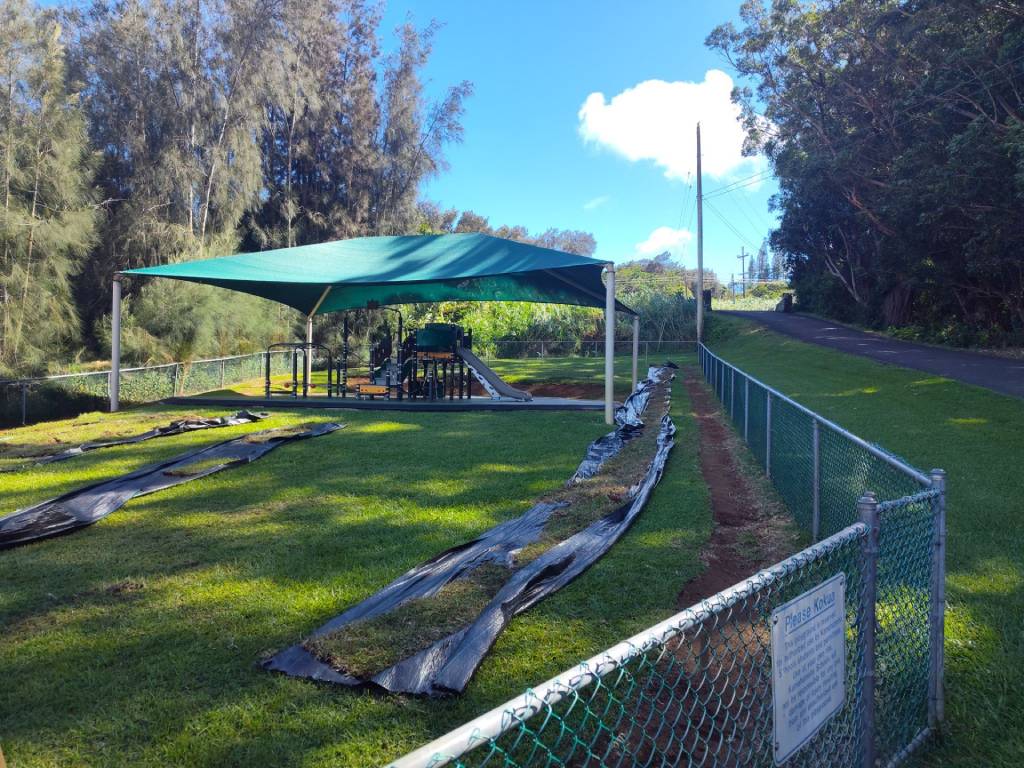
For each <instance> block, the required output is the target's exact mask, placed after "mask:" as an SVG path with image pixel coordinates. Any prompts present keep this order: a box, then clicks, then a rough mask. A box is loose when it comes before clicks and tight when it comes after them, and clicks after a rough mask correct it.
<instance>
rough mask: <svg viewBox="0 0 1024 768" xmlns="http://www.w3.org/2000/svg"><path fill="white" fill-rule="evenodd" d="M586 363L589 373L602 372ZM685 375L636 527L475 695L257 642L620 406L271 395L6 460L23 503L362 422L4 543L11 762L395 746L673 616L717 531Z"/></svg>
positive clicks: (564, 469) (507, 489)
mask: <svg viewBox="0 0 1024 768" xmlns="http://www.w3.org/2000/svg"><path fill="white" fill-rule="evenodd" d="M573 370H574V371H575V373H574V375H575V376H577V377H579V379H578V380H584V379H585V376H586V375H588V374H586V373H585V369H583V368H580V367H578V366H577V367H575V368H574V369H573ZM532 371H533V372H532V373H531V375H539V373H538V371H540V369H539V368H538V367H537V366H533V367H532ZM675 398H676V400H675V402H674V405H673V412H674V416H675V418H676V421H677V425H678V427H679V434H678V435H677V447H676V449H675V452H674V453H673V455H672V456H671V458H670V460H669V464H668V467H667V470H666V474H665V477H664V479H663V480H662V484H661V485H660V486H659V488H658V489H657V490H656V491H655V494H654V496H653V497H652V500H651V502H650V504H649V506H648V508H647V509H646V511H645V512H644V514H643V515H642V516H641V517H640V519H639V520H638V522H637V523H636V525H635V526H634V527H633V529H632V530H631V531H630V532H629V533H628V534H627V535H626V536H625V537H624V538H623V539H622V540H621V541H620V542H619V543H618V544H617V545H616V546H615V547H614V548H613V549H612V550H611V552H610V553H609V554H608V555H607V556H606V557H604V558H603V559H602V560H601V561H599V562H598V563H597V564H596V565H595V566H594V567H593V568H591V569H589V570H588V571H587V572H586V573H585V574H584V575H583V576H582V577H581V578H580V579H579V580H577V581H576V582H574V583H573V584H571V585H570V586H569V587H567V588H566V589H565V590H563V591H562V592H560V593H558V594H557V595H555V596H553V597H552V598H550V599H548V600H545V601H543V602H542V603H540V604H539V605H537V606H536V607H534V608H533V609H531V610H530V611H528V612H527V613H525V614H524V615H522V616H520V617H518V618H516V619H515V620H514V621H513V622H512V623H511V625H510V627H509V628H508V630H507V631H506V632H505V633H504V634H503V635H502V636H501V637H500V638H499V640H498V643H497V645H496V646H495V648H494V649H493V652H492V653H491V654H490V655H489V656H488V658H487V659H486V660H485V662H484V664H483V665H482V666H481V668H480V670H479V672H478V674H477V675H476V677H475V678H474V679H473V681H472V682H471V684H470V686H469V688H468V690H467V692H466V693H465V695H463V696H460V697H456V698H452V699H445V700H437V701H428V700H422V699H416V698H406V697H400V696H380V695H373V694H367V693H360V692H353V691H349V690H340V689H336V688H332V687H329V686H322V685H317V684H315V683H311V682H309V681H303V680H293V679H290V678H286V677H282V676H277V675H272V674H270V673H267V672H264V671H263V670H261V669H260V668H259V667H258V666H257V665H258V662H259V661H260V659H262V658H263V657H264V656H265V655H267V654H270V653H273V652H275V651H277V650H280V649H281V648H284V647H287V646H289V645H291V644H292V643H294V642H297V641H299V640H301V639H302V638H303V637H304V636H306V635H307V634H308V633H309V631H310V630H312V629H314V628H315V627H317V626H319V625H320V624H321V623H322V622H323V621H325V620H326V619H328V618H330V617H331V616H334V615H336V614H337V613H339V612H340V611H341V610H342V609H344V608H345V607H347V606H349V605H351V604H353V603H355V602H358V601H359V600H362V599H364V598H365V597H367V596H369V595H370V594H372V593H373V592H374V591H376V590H378V589H380V588H381V587H382V586H384V585H385V584H387V583H388V582H390V581H391V580H393V579H394V578H395V577H396V576H398V575H400V574H401V573H403V572H404V571H406V570H408V569H409V568H411V567H412V566H414V565H416V564H417V563H419V562H421V561H423V560H425V559H427V558H429V557H431V556H433V555H435V554H437V553H438V552H440V551H442V550H444V549H446V548H448V547H451V546H453V545H455V544H459V543H462V542H464V541H466V540H467V539H469V538H471V537H472V536H475V535H477V534H479V533H480V532H482V531H484V530H486V529H488V528H490V527H491V526H493V525H494V524H495V523H497V522H500V521H502V520H506V519H509V518H511V517H514V516H517V515H519V514H521V513H522V512H523V511H524V510H525V509H526V508H527V507H528V506H529V504H530V503H532V501H533V500H534V499H535V498H537V497H538V496H540V495H542V494H544V493H547V492H550V491H551V490H552V489H553V488H556V487H558V486H560V485H561V484H563V483H564V482H565V480H566V479H567V478H568V477H569V475H570V474H571V473H572V471H573V470H574V469H575V467H576V465H577V463H578V462H579V460H580V458H581V456H582V453H583V450H584V447H585V446H586V444H587V443H588V442H589V441H590V440H592V439H593V438H595V437H596V436H598V435H600V434H603V433H604V432H605V431H606V430H607V427H606V426H605V425H604V424H603V420H602V416H601V414H600V413H586V412H569V413H561V412H521V413H433V414H428V413H423V414H419V413H387V414H381V413H372V412H363V411H344V410H335V411H315V410H299V411H286V410H277V409H275V410H274V412H273V416H272V417H271V419H269V420H267V421H266V422H262V423H259V424H248V425H243V426H239V427H226V428H222V429H214V430H206V431H202V432H196V433H193V434H186V435H179V436H174V437H167V438H158V439H156V440H152V441H150V442H147V443H143V444H140V445H137V446H124V447H120V448H110V449H103V450H99V451H95V452H92V453H88V454H85V455H83V456H80V457H76V458H74V459H71V460H69V461H67V462H62V463H58V464H51V465H45V466H42V467H35V468H32V469H30V470H28V471H26V472H17V473H5V474H0V489H2V493H0V499H2V502H0V504H2V508H0V512H8V511H12V510H13V509H15V508H18V507H21V506H25V505H27V504H30V503H33V502H36V501H40V500H42V499H45V498H48V497H50V496H53V495H56V494H57V493H60V492H63V491H65V490H69V489H71V488H74V487H77V486H79V485H82V484H84V483H87V482H94V481H96V480H100V479H104V478H109V477H114V476H116V475H119V474H121V473H124V472H128V471H131V470H133V469H136V468H138V467H139V466H141V465H143V464H146V463H149V462H153V461H159V460H164V459H167V458H169V457H171V456H174V455H176V454H177V453H179V452H182V451H184V450H186V449H189V448H193V447H197V446H205V445H210V444H212V443H215V442H219V441H221V440H226V439H229V438H232V437H237V436H239V435H242V434H246V433H248V432H253V431H258V430H262V429H266V428H269V427H286V426H289V425H293V424H297V423H303V422H309V421H329V420H337V421H341V422H344V423H345V424H347V425H348V427H347V428H346V429H345V430H341V431H339V432H336V433H334V434H331V435H327V436H324V437H319V438H316V439H315V440H308V441H301V442H298V443H294V444H291V445H287V446H284V447H282V448H280V449H278V450H276V451H274V452H272V453H270V454H268V455H267V456H265V457H263V458H261V459H260V460H259V461H257V462H254V463H253V464H250V465H247V466H244V467H239V468H232V469H228V470H225V471H223V472H220V473H218V474H215V475H211V476H209V477H206V478H203V479H201V480H197V481H194V482H192V483H188V484H185V485H182V486H179V487H177V488H173V489H170V490H167V491H164V492H161V493H157V494H153V495H151V496H147V497H141V498H138V499H135V500H133V501H131V502H129V503H128V504H127V505H126V506H125V507H124V508H123V509H121V510H119V511H118V512H116V513H114V514H113V515H111V516H110V517H108V518H106V519H105V520H103V521H101V522H100V523H98V524H97V525H95V526H92V527H90V528H87V529H84V530H81V531H79V532H76V533H74V534H71V535H69V536H64V537H60V538H56V539H52V540H49V541H44V542H39V543H36V544H32V545H28V546H25V547H21V548H17V549H14V550H7V551H3V552H0V626H2V627H3V642H2V643H0V746H2V748H3V751H4V754H5V756H6V757H7V760H8V764H9V765H13V766H18V768H21V767H22V766H55V765H74V766H110V765H112V766H140V765H141V766H166V765H188V766H215V767H216V768H223V767H224V766H250V765H266V766H275V767H276V766H328V765H330V766H364V765H376V764H381V763H384V762H386V761H387V760H388V759H391V758H394V757H397V756H398V755H400V754H401V753H403V752H405V751H408V750H410V749H413V748H415V747H417V746H419V745H420V744H421V743H423V742H424V741H426V740H428V739H430V738H433V737H435V736H438V735H440V734H442V733H443V732H445V731H446V730H448V729H450V728H451V727H453V726H455V725H458V724H461V723H462V722H464V721H466V720H468V719H470V718H472V717H473V716H475V715H477V714H479V713H480V712H482V711H483V710H485V709H488V708H490V707H492V706H495V705H497V704H499V703H500V702H502V701H504V700H505V699H507V698H509V697H511V696H513V695H516V694H518V693H521V692H522V690H523V689H524V688H526V687H527V686H529V685H533V684H536V683H538V682H540V681H543V680H545V679H547V678H548V677H550V676H552V675H554V674H556V673H558V672H560V671H562V670H563V669H565V668H567V667H569V666H571V665H572V664H574V663H576V662H578V661H579V660H581V659H583V658H586V657H588V656H590V655H592V654H594V653H597V652H598V651H600V650H602V649H604V648H606V647H608V646H609V645H611V644H613V643H615V642H617V641H619V640H621V639H623V638H624V637H627V636H629V635H630V634H632V633H635V632H637V631H639V630H640V629H642V628H643V627H645V626H648V625H650V624H652V623H654V622H655V621H657V620H660V619H662V618H665V617H666V616H668V615H670V614H671V613H672V612H673V611H674V610H675V599H676V595H677V594H678V591H679V589H680V588H681V586H682V585H683V584H684V583H685V582H686V581H687V580H688V579H689V578H692V577H693V576H694V575H695V574H696V573H697V572H699V570H700V569H701V567H702V566H701V564H700V560H699V552H700V549H701V547H702V546H703V545H704V543H705V542H706V540H707V537H708V535H709V533H710V513H709V507H708V500H707V495H706V489H705V486H704V484H703V481H702V479H701V477H700V472H699V465H698V457H697V451H696V445H695V439H696V434H695V428H694V425H693V422H692V420H691V419H690V418H689V417H688V416H687V414H688V413H689V408H688V404H687V402H686V399H685V390H684V389H683V388H682V387H679V386H677V387H675ZM196 412H200V413H202V414H204V415H206V414H209V415H220V414H222V413H225V412H226V411H224V410H223V409H217V408H203V407H200V406H192V407H190V408H188V409H171V408H166V407H159V408H152V409H143V410H139V411H131V412H128V413H124V414H119V415H114V416H110V415H104V414H90V415H87V416H84V417H81V419H80V420H72V421H78V422H79V423H78V425H77V426H72V425H70V424H69V422H57V423H54V424H47V425H39V426H38V427H30V428H26V429H23V430H11V431H10V432H7V433H5V434H4V435H3V437H4V438H5V442H4V443H0V445H10V444H14V443H17V444H19V445H31V446H41V445H43V444H44V443H45V442H46V440H47V437H48V435H49V434H50V433H51V432H50V431H51V430H56V431H57V432H56V433H57V434H60V435H61V436H62V437H61V439H65V438H66V439H67V440H68V441H69V442H74V443H77V442H79V441H80V440H79V439H78V438H79V435H83V438H82V439H95V438H96V437H98V436H100V435H102V434H103V433H104V432H105V431H109V429H111V428H113V426H112V425H115V424H116V425H117V429H124V430H125V433H134V432H136V431H142V429H148V428H150V427H152V426H153V425H154V423H165V422H166V421H169V420H171V419H172V418H177V417H180V416H181V415H183V414H186V413H196ZM86 422H88V423H86ZM79 430H81V431H79ZM510 470H512V471H510ZM126 583H131V584H132V585H137V587H131V588H126V587H124V586H119V585H125V584H126Z"/></svg>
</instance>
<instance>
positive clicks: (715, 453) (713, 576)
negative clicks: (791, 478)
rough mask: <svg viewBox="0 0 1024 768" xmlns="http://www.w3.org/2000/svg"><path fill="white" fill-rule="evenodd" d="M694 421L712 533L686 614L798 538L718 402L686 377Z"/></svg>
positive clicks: (687, 593)
mask: <svg viewBox="0 0 1024 768" xmlns="http://www.w3.org/2000/svg"><path fill="white" fill-rule="evenodd" d="M683 381H684V384H685V386H686V390H687V392H688V393H689V395H690V402H691V404H692V406H693V416H694V418H695V419H696V420H697V424H698V428H699V430H700V468H701V473H702V474H703V476H704V481H705V482H706V483H707V485H708V491H709V492H710V494H711V510H712V515H713V516H714V520H715V529H714V531H713V532H712V534H711V539H710V541H709V542H708V545H707V547H706V548H705V550H704V552H703V553H702V559H703V560H704V563H705V564H706V566H707V567H706V568H705V570H704V572H703V573H702V574H701V575H700V576H698V577H697V578H695V579H693V580H692V581H690V582H689V583H687V584H686V586H684V587H683V589H682V591H681V592H680V593H679V599H678V604H679V607H680V608H686V607H688V606H690V605H693V604H694V603H696V602H698V601H700V600H702V599H704V598H706V597H709V596H711V595H713V594H715V593H716V592H720V591H721V590H723V589H726V588H727V587H731V586H732V585H733V584H736V583H737V582H739V581H742V580H743V579H745V578H747V577H748V576H750V575H751V574H753V573H755V572H756V571H758V570H759V569H761V568H763V567H765V566H766V565H771V564H772V563H775V562H777V561H779V560H781V559H783V558H784V557H786V556H787V555H789V554H791V553H792V552H793V551H795V545H796V534H795V531H794V529H793V526H792V524H791V523H790V521H789V519H788V518H787V517H786V516H785V510H784V509H783V508H782V506H781V504H780V502H779V501H778V500H777V497H776V496H775V493H774V490H773V489H772V488H771V487H770V485H769V483H768V480H767V478H765V477H764V476H763V475H761V474H760V472H759V469H758V468H757V467H756V466H755V465H753V464H752V463H751V462H750V461H749V460H747V461H744V458H745V457H747V458H749V455H748V454H746V451H747V448H746V447H745V446H744V445H743V443H742V441H741V439H740V438H739V436H738V435H736V433H735V432H734V431H733V430H732V429H731V428H730V427H729V425H728V424H727V423H726V417H725V414H724V413H723V412H722V410H721V408H720V406H719V403H718V401H717V400H716V399H715V397H714V395H713V394H712V393H711V392H710V391H709V390H708V389H707V387H706V385H705V384H704V383H703V382H702V381H700V380H699V379H698V378H697V374H696V373H695V370H694V369H687V370H686V371H685V372H684V379H683Z"/></svg>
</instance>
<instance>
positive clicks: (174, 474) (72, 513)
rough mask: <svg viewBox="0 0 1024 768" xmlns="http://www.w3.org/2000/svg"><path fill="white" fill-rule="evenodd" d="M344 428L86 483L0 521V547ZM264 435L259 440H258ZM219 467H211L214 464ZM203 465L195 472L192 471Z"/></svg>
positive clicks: (233, 447)
mask: <svg viewBox="0 0 1024 768" xmlns="http://www.w3.org/2000/svg"><path fill="white" fill-rule="evenodd" d="M343 426H344V425H343V424H334V423H324V424H314V425H312V426H311V427H310V428H309V429H307V430H305V431H304V432H300V433H298V434H294V433H284V434H282V435H280V436H278V437H273V436H270V437H267V436H268V435H272V434H273V433H274V432H277V431H280V430H275V429H270V430H264V431H262V432H250V433H249V434H247V435H243V436H242V437H236V438H234V439H233V440H225V441H224V442H222V443H217V444H215V445H211V446H208V447H206V448H197V449H194V450H191V451H188V452H186V453H182V454H179V455H178V456H175V457H174V458H173V459H169V460H167V461H164V462H161V463H159V464H149V465H147V466H145V467H142V468H141V469H137V470H135V471H134V472H130V473H128V474H127V475H121V476H120V477H115V478H114V479H113V480H104V481H103V482H99V483H94V484H93V485H87V486H85V487H84V488H78V489H77V490H74V491H70V492H69V493H65V494H64V495H63V496H58V497H57V498H55V499H50V500H49V501H44V502H41V503H39V504H36V505H34V506H31V507H26V508H25V509H19V510H18V511H17V512H12V513H11V514H9V515H6V516H4V517H0V549H7V548H9V547H13V546H16V545H18V544H25V543H27V542H30V541H36V540H38V539H44V538H48V537H50V536H56V535H57V534H61V533H68V532H69V531H73V530H75V529H77V528H83V527H85V526H87V525H92V524H93V523H95V522H96V521H97V520H101V519H102V518H104V517H106V516H107V515H109V514H110V513H111V512H114V511H115V510H117V509H120V508H121V506H123V505H124V504H125V502H127V501H128V500H129V499H133V498H135V497H136V496H143V495H145V494H147V493H154V492H156V491H162V490H164V489H165V488H172V487H174V486H176V485H181V484H182V483H187V482H189V481H190V480H196V479H197V478H200V477H206V476H207V475H212V474H213V473H214V472H219V471H220V470H222V469H226V468H227V467H232V466H237V465H240V464H248V463H249V462H251V461H255V460H256V459H258V458H260V457H261V456H263V455H265V454H267V453H269V452H270V451H272V450H274V449H275V448H277V447H278V446H279V445H284V444H285V443H290V442H293V441H295V440H302V439H305V438H308V437H318V436H319V435H326V434H328V433H330V432H334V431H335V430H337V429H341V428H342V427H343ZM254 437H260V438H261V439H260V440H259V441H255V440H253V438H254ZM215 461H216V462H218V463H212V462H215ZM199 463H202V464H203V467H202V468H200V469H198V470H197V471H196V472H195V474H190V473H189V472H188V467H189V466H190V465H193V464H199Z"/></svg>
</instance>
